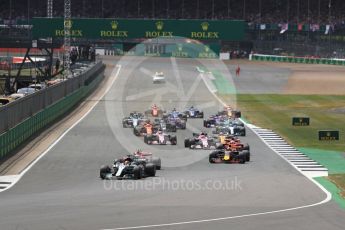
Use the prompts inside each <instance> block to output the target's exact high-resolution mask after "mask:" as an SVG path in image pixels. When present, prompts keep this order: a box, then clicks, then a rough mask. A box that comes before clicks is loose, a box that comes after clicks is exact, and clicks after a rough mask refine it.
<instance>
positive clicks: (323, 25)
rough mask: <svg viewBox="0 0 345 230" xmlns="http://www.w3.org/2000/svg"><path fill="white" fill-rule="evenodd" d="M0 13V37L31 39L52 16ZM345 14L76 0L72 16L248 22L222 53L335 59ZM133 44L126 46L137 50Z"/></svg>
mask: <svg viewBox="0 0 345 230" xmlns="http://www.w3.org/2000/svg"><path fill="white" fill-rule="evenodd" d="M52 3H53V7H52V9H51V11H52V16H53V17H54V18H56V17H57V18H63V17H64V0H53V1H52ZM0 9H1V11H2V12H1V13H0V15H1V18H0V24H1V25H2V27H1V29H0V37H1V38H4V37H6V36H8V37H11V38H13V37H21V38H23V37H26V38H28V39H29V40H30V39H32V38H31V37H30V36H31V35H32V33H31V32H30V30H31V27H30V25H32V20H33V18H35V17H47V16H48V15H47V9H49V8H48V7H47V3H45V4H42V1H35V0H6V1H2V3H1V4H0ZM344 11H345V4H343V1H342V0H188V1H187V0H118V1H112V0H100V1H90V0H72V1H71V17H72V18H109V19H110V18H111V19H147V20H149V19H151V20H158V19H172V20H175V19H177V20H179V19H190V20H194V19H199V20H244V21H245V22H246V33H245V37H244V39H241V40H240V41H229V40H221V41H220V43H219V44H220V46H221V48H220V49H221V51H224V52H234V51H235V52H240V53H241V52H243V51H244V52H243V53H244V54H249V53H250V52H255V53H265V54H280V53H284V54H287V55H292V56H320V57H336V58H343V56H344V49H343V44H344V42H345V16H344V14H343V12H344ZM23 25H25V26H26V27H25V28H21V27H20V26H23ZM6 27H7V28H6ZM15 27H17V28H15ZM9 28H11V29H9ZM234 33H236V32H235V31H234ZM79 42H85V40H83V41H82V40H81V39H79ZM88 42H89V41H86V43H88ZM97 42H98V43H102V41H97ZM116 42H118V41H116ZM131 42H133V40H131V41H129V43H126V45H125V46H128V47H133V45H131V44H130V43H131ZM140 42H141V40H140ZM202 42H205V41H202ZM72 45H73V44H72Z"/></svg>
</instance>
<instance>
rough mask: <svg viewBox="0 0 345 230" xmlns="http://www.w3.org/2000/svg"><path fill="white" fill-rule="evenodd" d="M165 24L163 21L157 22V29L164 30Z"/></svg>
mask: <svg viewBox="0 0 345 230" xmlns="http://www.w3.org/2000/svg"><path fill="white" fill-rule="evenodd" d="M163 26H164V23H163V22H162V21H158V22H156V28H157V30H162V29H163Z"/></svg>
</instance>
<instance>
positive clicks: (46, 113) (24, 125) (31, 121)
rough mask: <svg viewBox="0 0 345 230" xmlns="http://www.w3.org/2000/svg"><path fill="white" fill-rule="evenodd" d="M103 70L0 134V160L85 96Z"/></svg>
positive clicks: (95, 84) (96, 83)
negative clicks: (89, 80) (90, 80)
mask: <svg viewBox="0 0 345 230" xmlns="http://www.w3.org/2000/svg"><path fill="white" fill-rule="evenodd" d="M103 71H104V66H103V68H102V71H101V72H99V73H98V76H97V77H93V81H92V82H88V85H86V84H85V85H83V86H82V87H80V88H79V89H77V90H75V91H74V92H72V93H71V94H69V95H67V96H66V97H64V98H62V99H60V100H58V101H57V102H55V103H54V104H51V105H49V106H48V107H46V108H45V109H43V110H41V111H40V112H38V113H36V114H34V115H33V116H31V117H29V118H27V119H25V120H24V121H23V122H21V123H19V124H17V125H16V126H15V127H13V128H11V129H9V130H8V131H7V132H5V133H3V134H1V135H0V160H1V159H2V158H4V157H5V156H6V155H7V154H9V153H10V152H11V151H12V150H13V149H15V148H16V147H18V146H19V145H20V144H22V143H23V142H24V141H25V140H27V139H28V138H29V137H30V136H31V135H33V134H35V133H36V132H38V131H39V130H41V129H42V128H44V127H46V126H47V125H49V124H51V123H52V122H53V121H55V120H56V119H57V118H59V117H61V116H62V115H63V114H65V113H66V112H68V111H69V110H70V109H72V108H73V106H75V105H76V104H77V103H78V102H79V101H81V100H82V99H83V98H84V97H85V96H87V95H88V94H89V93H90V92H91V91H92V90H93V89H94V88H95V87H96V86H97V85H98V83H99V82H100V81H101V80H102V79H103V77H104V76H103Z"/></svg>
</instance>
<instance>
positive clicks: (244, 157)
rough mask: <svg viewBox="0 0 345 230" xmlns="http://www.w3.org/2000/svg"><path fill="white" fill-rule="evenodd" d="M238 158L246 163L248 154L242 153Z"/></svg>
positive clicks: (242, 162) (241, 162) (240, 161)
mask: <svg viewBox="0 0 345 230" xmlns="http://www.w3.org/2000/svg"><path fill="white" fill-rule="evenodd" d="M238 160H239V163H240V164H244V163H246V155H245V154H243V153H241V154H240V155H238Z"/></svg>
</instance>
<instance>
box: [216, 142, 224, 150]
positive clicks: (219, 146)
mask: <svg viewBox="0 0 345 230" xmlns="http://www.w3.org/2000/svg"><path fill="white" fill-rule="evenodd" d="M216 149H224V145H223V144H222V143H216Z"/></svg>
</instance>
